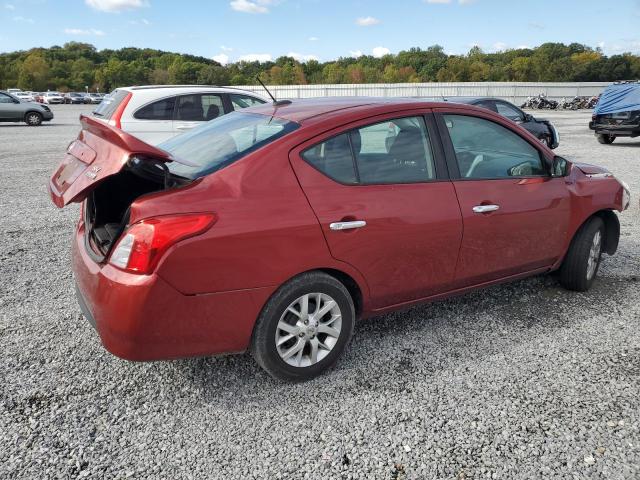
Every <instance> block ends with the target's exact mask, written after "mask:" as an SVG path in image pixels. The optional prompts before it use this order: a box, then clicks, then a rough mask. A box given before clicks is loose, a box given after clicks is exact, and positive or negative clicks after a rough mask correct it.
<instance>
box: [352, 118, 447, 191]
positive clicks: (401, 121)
mask: <svg viewBox="0 0 640 480" xmlns="http://www.w3.org/2000/svg"><path fill="white" fill-rule="evenodd" d="M351 145H352V146H353V149H354V153H355V158H356V164H357V168H358V173H359V175H360V182H361V183H365V184H367V183H369V184H375V183H414V182H426V181H428V180H433V179H434V178H435V176H436V175H435V169H434V165H433V157H432V154H431V145H430V144H429V137H428V135H427V129H426V126H425V124H424V120H423V118H422V117H408V118H398V119H395V120H391V121H386V122H382V123H376V124H374V125H370V126H367V127H364V128H360V129H358V130H354V131H353V132H351Z"/></svg>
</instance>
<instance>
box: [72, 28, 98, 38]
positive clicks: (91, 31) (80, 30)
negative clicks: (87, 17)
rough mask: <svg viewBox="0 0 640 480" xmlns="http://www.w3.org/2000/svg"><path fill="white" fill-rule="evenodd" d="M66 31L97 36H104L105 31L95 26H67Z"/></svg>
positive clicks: (73, 33)
mask: <svg viewBox="0 0 640 480" xmlns="http://www.w3.org/2000/svg"><path fill="white" fill-rule="evenodd" d="M64 33H66V34H67V35H95V36H96V37H102V36H104V32H103V31H102V30H96V29H95V28H89V29H84V28H65V29H64Z"/></svg>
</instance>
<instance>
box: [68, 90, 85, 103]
mask: <svg viewBox="0 0 640 480" xmlns="http://www.w3.org/2000/svg"><path fill="white" fill-rule="evenodd" d="M84 97H85V94H84V93H78V92H69V93H65V94H64V103H68V104H76V105H77V104H83V103H85V102H84Z"/></svg>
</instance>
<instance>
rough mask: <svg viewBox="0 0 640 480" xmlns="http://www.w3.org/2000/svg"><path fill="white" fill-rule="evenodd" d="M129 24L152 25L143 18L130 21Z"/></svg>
mask: <svg viewBox="0 0 640 480" xmlns="http://www.w3.org/2000/svg"><path fill="white" fill-rule="evenodd" d="M129 24H131V25H151V22H150V21H149V20H147V19H146V18H142V19H140V20H129Z"/></svg>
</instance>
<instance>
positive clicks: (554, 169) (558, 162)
mask: <svg viewBox="0 0 640 480" xmlns="http://www.w3.org/2000/svg"><path fill="white" fill-rule="evenodd" d="M568 168H569V162H567V160H566V159H564V158H562V157H558V156H555V157H554V158H553V164H552V165H551V176H552V177H566V176H567V170H568Z"/></svg>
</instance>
